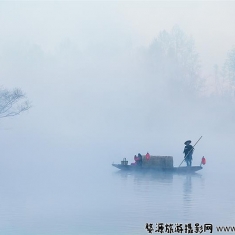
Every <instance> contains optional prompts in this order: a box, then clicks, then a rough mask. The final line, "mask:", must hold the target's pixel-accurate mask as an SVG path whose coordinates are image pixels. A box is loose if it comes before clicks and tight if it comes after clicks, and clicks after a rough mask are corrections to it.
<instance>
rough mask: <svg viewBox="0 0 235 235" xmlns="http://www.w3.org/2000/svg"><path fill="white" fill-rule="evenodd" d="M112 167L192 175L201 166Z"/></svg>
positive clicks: (120, 165) (115, 165) (125, 169)
mask: <svg viewBox="0 0 235 235" xmlns="http://www.w3.org/2000/svg"><path fill="white" fill-rule="evenodd" d="M112 166H114V167H116V168H118V169H119V170H124V171H151V172H169V173H193V172H196V171H199V170H201V169H202V167H201V166H182V167H172V168H161V167H149V168H145V167H142V166H138V165H122V164H112Z"/></svg>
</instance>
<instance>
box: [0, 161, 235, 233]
mask: <svg viewBox="0 0 235 235" xmlns="http://www.w3.org/2000/svg"><path fill="white" fill-rule="evenodd" d="M99 164H100V165H99ZM15 169H17V171H14V170H13V168H12V169H11V170H9V169H4V167H2V171H1V173H0V198H1V200H0V234H1V235H13V234H14V235H16V234H17V235H21V234H22V235H77V234H79V235H80V234H81V235H86V234H87V235H90V234H94V235H95V234H102V235H106V234H107V235H112V234H113V235H119V234H120V235H125V234H133V235H138V234H141V235H142V234H149V233H148V231H147V229H146V223H148V228H150V227H149V226H150V224H153V225H152V228H153V229H154V230H153V231H152V233H153V234H160V233H159V232H157V231H156V229H157V225H156V224H159V223H163V226H166V224H172V228H173V229H175V227H176V224H182V227H183V229H184V228H185V224H191V225H192V227H193V229H194V230H195V224H196V223H199V225H200V226H201V225H202V226H203V228H204V224H212V225H213V234H214V233H218V232H216V226H235V199H234V195H235V190H234V182H233V181H234V177H235V173H234V171H233V167H232V166H231V165H230V164H229V163H226V164H221V165H218V166H211V165H210V164H207V165H205V167H204V169H203V170H201V171H199V172H198V173H197V174H190V175H178V174H138V173H128V172H121V171H119V170H117V169H115V168H114V167H112V166H111V164H106V165H104V164H103V163H102V164H101V163H98V162H96V164H94V165H91V166H90V168H87V170H85V166H84V165H83V167H81V166H80V168H79V167H78V168H77V167H76V166H73V167H71V170H69V167H66V166H65V167H63V166H60V168H58V166H57V168H56V167H54V168H53V169H51V168H50V167H48V168H44V169H43V170H39V169H40V168H38V167H37V166H35V167H34V168H33V166H32V169H35V170H31V171H29V172H28V171H25V169H24V170H23V169H22V171H21V170H20V168H19V167H18V168H17V167H16V168H15ZM165 234H167V233H166V231H165ZM174 234H178V233H177V232H175V230H174ZM183 234H185V231H183ZM202 234H209V230H208V231H207V232H202ZM220 234H223V233H222V232H220ZM226 234H234V233H232V232H226Z"/></svg>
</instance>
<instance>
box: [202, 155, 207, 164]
mask: <svg viewBox="0 0 235 235" xmlns="http://www.w3.org/2000/svg"><path fill="white" fill-rule="evenodd" d="M205 164H206V159H205V158H204V157H203V158H202V165H205Z"/></svg>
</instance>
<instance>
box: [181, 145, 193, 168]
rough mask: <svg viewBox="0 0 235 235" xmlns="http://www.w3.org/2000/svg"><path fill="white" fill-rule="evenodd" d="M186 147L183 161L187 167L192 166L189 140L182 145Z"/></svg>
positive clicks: (191, 148) (191, 151) (191, 147)
mask: <svg viewBox="0 0 235 235" xmlns="http://www.w3.org/2000/svg"><path fill="white" fill-rule="evenodd" d="M184 144H185V145H186V146H185V147H184V152H183V153H184V154H185V155H184V159H185V161H186V163H187V166H192V156H193V146H192V145H191V140H187V141H186V142H185V143H184Z"/></svg>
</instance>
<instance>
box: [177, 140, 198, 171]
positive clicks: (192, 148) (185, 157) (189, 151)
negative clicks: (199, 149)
mask: <svg viewBox="0 0 235 235" xmlns="http://www.w3.org/2000/svg"><path fill="white" fill-rule="evenodd" d="M201 138H202V136H201V137H200V138H199V140H200V139H201ZM199 140H198V141H197V142H196V144H197V143H198V142H199ZM196 144H194V145H193V147H192V149H191V150H190V151H189V152H188V153H187V155H186V156H185V157H184V160H185V158H186V157H187V156H188V154H189V153H190V152H191V151H192V150H193V149H194V146H195V145H196ZM184 160H183V161H182V162H181V163H180V165H179V167H180V166H181V164H182V163H183V162H184Z"/></svg>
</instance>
